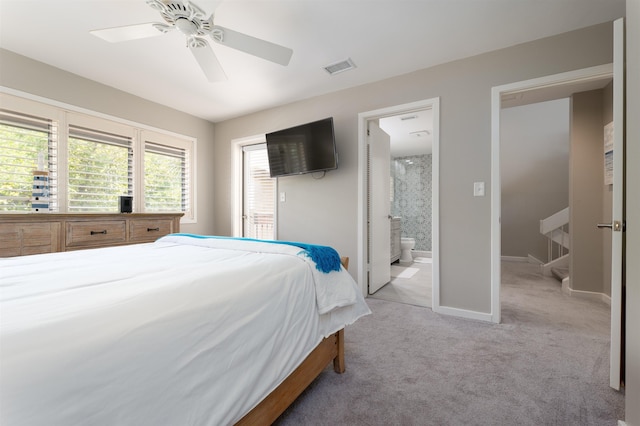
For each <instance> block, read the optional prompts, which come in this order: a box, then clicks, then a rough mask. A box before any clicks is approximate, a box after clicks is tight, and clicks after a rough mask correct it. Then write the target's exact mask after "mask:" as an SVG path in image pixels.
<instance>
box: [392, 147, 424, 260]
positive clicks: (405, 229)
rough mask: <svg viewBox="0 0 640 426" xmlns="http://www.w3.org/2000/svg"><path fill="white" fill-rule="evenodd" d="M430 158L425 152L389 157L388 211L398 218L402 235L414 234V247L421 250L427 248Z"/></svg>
mask: <svg viewBox="0 0 640 426" xmlns="http://www.w3.org/2000/svg"><path fill="white" fill-rule="evenodd" d="M431 159H432V155H431V154H429V155H426V154H425V155H411V156H406V157H396V158H393V159H392V160H391V176H392V177H393V178H394V179H393V186H394V191H393V193H394V197H393V201H392V202H391V215H392V216H397V217H401V218H402V226H401V230H402V236H403V237H409V238H415V240H416V246H415V250H421V251H431V205H432V197H431V196H432V191H431V180H432V179H431V170H432V167H431Z"/></svg>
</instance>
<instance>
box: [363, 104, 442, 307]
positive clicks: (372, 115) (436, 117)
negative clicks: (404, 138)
mask: <svg viewBox="0 0 640 426" xmlns="http://www.w3.org/2000/svg"><path fill="white" fill-rule="evenodd" d="M425 109H431V111H432V113H433V148H432V149H433V151H432V156H431V161H432V166H431V175H432V184H431V187H432V189H431V194H432V203H431V212H432V213H431V233H432V235H431V252H432V256H433V267H432V270H431V276H432V286H431V292H432V309H433V311H434V312H438V310H439V309H440V219H439V212H440V202H439V200H440V197H439V192H440V149H439V145H440V98H431V99H425V100H421V101H417V102H411V103H407V104H402V105H396V106H392V107H385V108H380V109H377V110H373V111H367V112H361V113H359V114H358V254H357V271H356V273H357V274H356V279H357V282H358V285H359V286H360V288H361V291H362V294H363V295H364V296H366V295H367V274H368V270H367V262H366V259H367V208H366V206H367V178H366V174H367V122H368V121H369V120H373V119H378V118H383V117H389V116H392V115H398V114H404V113H408V112H412V111H420V110H425Z"/></svg>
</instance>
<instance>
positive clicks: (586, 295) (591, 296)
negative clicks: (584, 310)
mask: <svg viewBox="0 0 640 426" xmlns="http://www.w3.org/2000/svg"><path fill="white" fill-rule="evenodd" d="M568 283H569V280H567V284H566V285H565V280H562V292H563V293H565V294H567V295H569V296H571V297H578V298H581V299H586V300H595V301H597V302H603V303H605V304H607V305H609V306H611V297H609V296H608V295H607V294H605V293H598V292H595V291H584V290H574V289H572V288H571V287H569V284H568Z"/></svg>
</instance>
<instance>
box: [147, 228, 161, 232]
mask: <svg viewBox="0 0 640 426" xmlns="http://www.w3.org/2000/svg"><path fill="white" fill-rule="evenodd" d="M159 230H160V228H147V232H151V231H159Z"/></svg>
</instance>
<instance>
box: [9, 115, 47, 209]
mask: <svg viewBox="0 0 640 426" xmlns="http://www.w3.org/2000/svg"><path fill="white" fill-rule="evenodd" d="M56 136H57V131H56V123H55V122H54V121H53V120H51V119H48V118H42V117H36V116H30V115H27V114H21V113H18V112H12V111H8V110H0V212H12V211H16V212H27V211H31V195H32V187H33V171H34V170H35V169H36V168H37V167H38V163H39V162H42V164H41V166H45V165H46V166H47V169H48V170H49V171H50V174H51V175H52V176H51V177H54V176H55V171H56V150H55V147H56V142H57V141H56ZM43 168H44V167H43ZM55 183H56V182H55V180H53V179H51V180H50V182H49V189H50V195H49V198H50V204H52V206H55V201H56V197H55V188H56V184H55Z"/></svg>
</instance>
